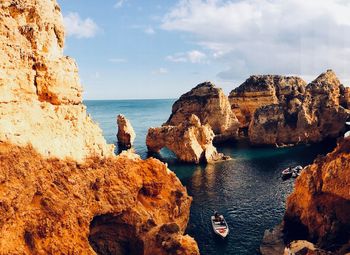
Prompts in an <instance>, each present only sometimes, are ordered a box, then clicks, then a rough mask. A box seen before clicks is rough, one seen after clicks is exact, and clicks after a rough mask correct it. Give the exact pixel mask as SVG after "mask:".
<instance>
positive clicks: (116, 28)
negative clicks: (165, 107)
mask: <svg viewBox="0 0 350 255" xmlns="http://www.w3.org/2000/svg"><path fill="white" fill-rule="evenodd" d="M58 3H59V4H60V6H61V9H62V13H63V19H64V24H65V28H66V43H65V49H64V52H65V54H66V55H68V56H71V57H73V58H75V59H76V61H77V63H78V67H79V74H80V78H81V81H82V84H83V87H84V98H85V99H143V98H144V99H148V98H177V97H179V96H180V95H181V94H183V93H185V92H187V91H189V90H190V89H191V88H193V87H194V86H196V85H197V84H199V83H201V82H204V81H212V82H214V83H215V84H216V85H217V86H218V87H221V88H223V89H224V91H225V93H226V94H228V93H229V92H230V91H231V90H232V89H234V88H235V87H237V86H239V85H240V84H241V83H242V82H243V81H244V80H245V79H247V78H248V77H249V76H250V75H255V74H280V75H298V76H301V77H303V78H304V79H305V80H306V81H307V82H310V81H312V80H313V79H314V78H316V77H317V76H318V75H319V74H321V73H322V72H324V71H326V70H327V69H333V70H334V71H335V72H336V73H337V75H338V77H339V78H340V80H341V82H342V83H343V84H344V85H349V84H350V15H349V13H350V1H348V0H308V1H305V0H283V1H282V0H147V1H145V0H104V1H101V0H58Z"/></svg>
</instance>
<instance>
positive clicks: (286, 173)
mask: <svg viewBox="0 0 350 255" xmlns="http://www.w3.org/2000/svg"><path fill="white" fill-rule="evenodd" d="M292 174H293V172H292V169H291V168H290V167H288V168H286V169H284V170H283V171H282V173H281V177H282V179H283V180H286V179H289V178H290V177H292Z"/></svg>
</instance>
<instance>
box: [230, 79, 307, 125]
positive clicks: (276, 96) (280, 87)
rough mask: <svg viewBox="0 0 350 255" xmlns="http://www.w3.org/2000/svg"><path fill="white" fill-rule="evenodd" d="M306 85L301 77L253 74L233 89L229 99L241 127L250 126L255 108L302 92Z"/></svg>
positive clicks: (276, 102) (277, 102) (281, 100)
mask: <svg viewBox="0 0 350 255" xmlns="http://www.w3.org/2000/svg"><path fill="white" fill-rule="evenodd" d="M305 87H306V82H305V81H303V80H302V79H300V78H299V77H293V76H291V77H287V76H280V75H253V76H251V77H249V79H247V80H246V81H245V82H244V83H243V84H241V85H240V86H239V87H238V88H235V89H234V90H232V91H231V93H230V95H229V100H230V103H231V107H232V111H233V113H234V114H235V115H236V116H237V118H238V120H239V121H240V124H241V127H248V126H249V124H250V121H251V120H252V118H253V116H254V113H255V110H257V109H259V108H261V107H262V106H267V105H273V104H279V103H280V102H284V101H285V100H286V99H287V98H288V97H291V96H293V97H295V96H297V95H298V94H302V93H304V92H305Z"/></svg>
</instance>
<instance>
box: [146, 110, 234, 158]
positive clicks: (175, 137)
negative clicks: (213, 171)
mask: <svg viewBox="0 0 350 255" xmlns="http://www.w3.org/2000/svg"><path fill="white" fill-rule="evenodd" d="M213 139H214V132H213V131H212V129H211V127H210V126H209V124H206V125H202V124H201V122H200V120H199V118H198V117H197V116H196V115H193V114H192V115H191V117H190V118H189V120H185V121H184V122H183V123H180V124H179V125H177V126H168V125H164V126H162V127H158V128H150V129H149V130H148V134H147V138H146V144H147V148H148V150H149V151H150V152H156V153H158V152H159V151H160V150H161V149H162V148H163V147H166V148H168V149H169V150H171V151H172V152H174V153H175V155H176V157H177V158H178V159H179V160H181V161H184V162H189V163H196V164H198V163H200V162H214V161H218V160H223V159H228V158H227V157H226V156H224V155H223V154H222V153H218V152H217V150H216V148H215V147H214V146H213Z"/></svg>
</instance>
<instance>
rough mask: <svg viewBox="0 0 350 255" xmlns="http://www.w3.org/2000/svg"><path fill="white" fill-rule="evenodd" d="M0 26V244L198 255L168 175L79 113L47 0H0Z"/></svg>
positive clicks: (73, 72) (74, 79) (60, 32)
mask: <svg viewBox="0 0 350 255" xmlns="http://www.w3.org/2000/svg"><path fill="white" fill-rule="evenodd" d="M0 31H1V32H0V48H1V51H0V55H1V57H0V66H1V69H0V116H1V117H0V191H1V192H0V251H1V253H2V254H91V255H92V254H109V253H113V254H117V253H118V254H129V253H130V252H131V253H132V254H146V255H151V254H162V255H163V254H164V255H165V254H191V255H192V254H193V255H197V254H199V251H198V247H197V244H196V242H195V241H194V240H193V239H192V238H191V237H189V236H188V235H185V236H184V235H183V234H184V231H185V228H186V225H187V222H188V219H189V210H190V205H191V200H192V199H191V197H189V196H188V194H187V192H186V189H185V187H183V186H182V184H181V182H180V181H179V179H178V178H177V177H176V176H175V174H174V173H173V172H171V171H170V170H169V169H167V167H166V165H165V164H163V163H161V162H160V161H158V160H156V159H148V160H145V161H144V160H141V159H140V157H139V156H137V155H136V154H133V153H131V152H124V153H122V154H121V155H120V156H118V157H117V156H115V155H114V152H113V151H114V146H113V145H109V144H107V143H106V141H105V139H104V138H103V136H102V132H101V130H100V129H99V128H98V126H97V125H96V124H95V123H94V122H93V121H92V120H91V118H90V117H89V116H88V115H87V113H86V107H85V106H84V105H83V103H82V96H81V91H82V89H81V86H80V82H79V76H78V71H77V70H78V69H77V66H76V64H75V62H74V60H72V59H71V58H69V57H66V56H64V55H63V53H62V52H63V47H64V29H63V22H62V15H61V12H60V7H59V6H58V4H57V3H56V1H55V0H16V1H1V3H0ZM169 224H171V226H173V228H170V230H172V229H176V231H170V230H169V228H168V226H169Z"/></svg>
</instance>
